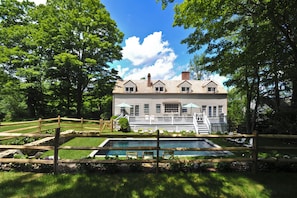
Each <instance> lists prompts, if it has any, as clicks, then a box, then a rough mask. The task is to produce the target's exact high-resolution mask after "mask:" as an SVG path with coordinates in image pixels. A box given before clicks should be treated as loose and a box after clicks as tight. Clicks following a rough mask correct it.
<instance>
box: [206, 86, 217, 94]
mask: <svg viewBox="0 0 297 198" xmlns="http://www.w3.org/2000/svg"><path fill="white" fill-rule="evenodd" d="M207 91H208V92H212V93H215V92H216V88H215V87H207Z"/></svg>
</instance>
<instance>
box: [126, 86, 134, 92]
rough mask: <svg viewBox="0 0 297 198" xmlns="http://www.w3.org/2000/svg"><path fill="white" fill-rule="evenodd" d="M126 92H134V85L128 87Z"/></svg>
mask: <svg viewBox="0 0 297 198" xmlns="http://www.w3.org/2000/svg"><path fill="white" fill-rule="evenodd" d="M126 92H134V87H126Z"/></svg>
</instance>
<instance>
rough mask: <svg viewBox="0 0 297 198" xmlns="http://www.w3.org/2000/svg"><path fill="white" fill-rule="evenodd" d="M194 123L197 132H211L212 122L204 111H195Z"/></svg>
mask: <svg viewBox="0 0 297 198" xmlns="http://www.w3.org/2000/svg"><path fill="white" fill-rule="evenodd" d="M193 124H194V126H195V130H196V133H197V134H210V122H209V120H208V118H207V116H206V115H205V114H204V113H195V114H194V116H193Z"/></svg>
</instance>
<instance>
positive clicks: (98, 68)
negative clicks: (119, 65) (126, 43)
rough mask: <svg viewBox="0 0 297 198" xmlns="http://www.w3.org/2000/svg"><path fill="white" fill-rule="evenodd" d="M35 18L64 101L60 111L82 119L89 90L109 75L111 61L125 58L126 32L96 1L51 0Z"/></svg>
mask: <svg viewBox="0 0 297 198" xmlns="http://www.w3.org/2000/svg"><path fill="white" fill-rule="evenodd" d="M35 16H36V17H35V19H36V20H37V21H38V24H39V25H40V27H39V31H41V32H42V34H40V35H41V36H42V38H41V39H40V46H42V48H43V54H44V55H45V56H46V59H47V64H46V67H47V68H46V72H47V78H48V80H49V81H50V85H51V90H52V91H53V94H54V95H56V96H58V98H59V100H60V101H61V104H60V106H59V107H60V109H63V108H64V109H65V110H66V112H65V113H66V114H67V115H72V112H70V109H75V113H76V116H77V117H80V116H81V115H82V112H83V104H84V96H85V95H88V93H87V90H88V89H90V86H91V88H92V86H93V82H94V81H98V80H100V79H101V77H102V75H101V73H107V72H105V71H106V70H107V69H108V65H107V63H108V62H112V61H113V60H119V59H120V58H121V53H120V51H121V47H120V43H121V42H122V38H123V33H121V32H120V31H119V30H118V29H117V26H116V23H115V22H114V21H113V20H112V19H111V18H110V15H109V13H108V12H107V11H106V10H105V8H104V6H103V5H102V4H101V3H100V2H99V1H94V0H81V1H75V0H66V1H51V0H50V1H48V2H47V5H46V6H41V7H39V8H38V9H37V11H36V12H35ZM53 68H54V69H53ZM109 74H113V75H114V73H112V72H110V73H109ZM109 74H108V75H109ZM104 84H106V83H104ZM101 86H102V85H101ZM110 93H111V91H110Z"/></svg>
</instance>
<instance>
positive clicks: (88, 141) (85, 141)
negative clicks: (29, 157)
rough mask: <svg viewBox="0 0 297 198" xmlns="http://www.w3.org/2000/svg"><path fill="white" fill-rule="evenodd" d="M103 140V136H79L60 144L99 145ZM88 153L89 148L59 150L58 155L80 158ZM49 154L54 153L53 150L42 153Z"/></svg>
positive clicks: (63, 157)
mask: <svg viewBox="0 0 297 198" xmlns="http://www.w3.org/2000/svg"><path fill="white" fill-rule="evenodd" d="M104 140H105V138H95V137H94V138H92V137H79V138H73V139H71V140H70V141H68V142H66V143H65V144H63V145H62V146H80V147H84V146H89V147H92V146H98V145H100V144H101V143H102V142H103V141H104ZM90 153H91V151H90V150H59V157H60V158H61V159H81V158H83V157H87V156H88V155H89V154H90ZM51 155H54V151H47V152H45V153H44V154H43V156H51Z"/></svg>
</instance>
